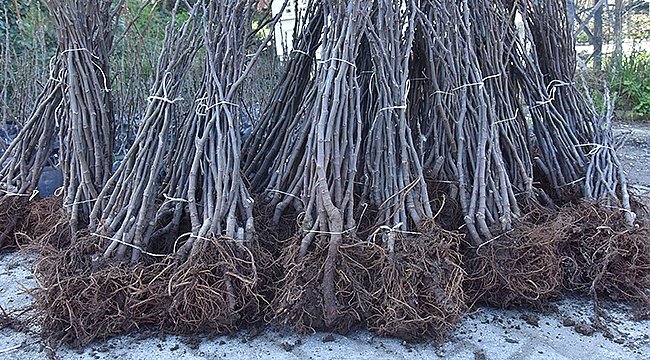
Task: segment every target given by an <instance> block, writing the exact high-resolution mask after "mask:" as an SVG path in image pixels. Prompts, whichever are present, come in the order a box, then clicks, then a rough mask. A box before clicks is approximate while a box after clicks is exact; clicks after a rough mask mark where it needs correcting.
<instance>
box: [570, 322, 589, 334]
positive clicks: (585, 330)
mask: <svg viewBox="0 0 650 360" xmlns="http://www.w3.org/2000/svg"><path fill="white" fill-rule="evenodd" d="M573 329H574V330H575V331H576V332H577V333H578V334H581V335H585V336H591V335H593V334H594V328H593V327H591V325H588V324H585V323H579V324H576V326H575V327H574V328H573Z"/></svg>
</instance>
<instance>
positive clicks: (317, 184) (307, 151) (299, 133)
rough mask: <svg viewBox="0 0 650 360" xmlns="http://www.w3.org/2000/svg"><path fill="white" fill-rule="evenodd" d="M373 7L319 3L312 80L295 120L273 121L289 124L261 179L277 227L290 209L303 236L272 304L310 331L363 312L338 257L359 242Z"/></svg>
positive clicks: (289, 252) (361, 1)
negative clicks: (361, 63)
mask: <svg viewBox="0 0 650 360" xmlns="http://www.w3.org/2000/svg"><path fill="white" fill-rule="evenodd" d="M371 4H372V2H371V1H366V0H354V1H349V2H338V1H323V2H322V12H323V19H324V21H325V26H324V27H323V32H322V50H321V56H322V57H321V60H319V61H318V64H317V68H316V73H315V78H314V80H313V81H312V82H311V83H310V86H309V88H308V89H307V91H306V94H305V95H304V96H303V97H302V98H301V104H300V106H299V111H298V112H296V113H295V116H294V117H293V118H290V119H284V118H280V117H276V118H275V119H273V120H274V121H276V122H277V121H291V122H292V123H291V124H290V127H289V128H288V129H289V131H288V132H287V136H286V137H285V141H284V142H283V143H281V144H278V145H279V146H281V149H279V152H278V154H279V155H278V156H274V157H273V158H272V159H271V160H272V162H271V166H270V167H269V168H268V169H260V171H259V172H258V173H257V175H256V177H257V176H261V177H264V178H265V179H264V180H263V182H262V183H266V184H267V185H266V186H267V191H269V192H270V195H271V197H272V198H271V205H272V206H274V207H275V210H274V216H273V218H274V220H275V221H276V222H278V221H279V219H280V216H281V215H282V214H283V213H284V212H285V211H286V210H287V207H289V206H292V207H293V209H294V210H296V212H299V213H300V216H299V233H298V234H296V236H295V237H294V239H293V240H291V241H289V242H288V243H287V244H288V245H286V248H285V249H284V252H285V255H284V258H283V265H284V266H285V269H286V270H285V271H286V275H285V278H284V279H283V280H282V281H281V283H280V286H281V288H280V290H279V291H278V296H277V297H276V300H275V303H276V311H277V313H278V315H279V316H280V317H281V319H282V320H283V321H287V322H291V323H294V324H297V325H299V326H306V327H307V328H314V327H322V326H326V327H330V328H333V327H336V326H337V324H338V323H339V322H342V323H348V322H350V321H352V322H355V321H358V320H359V319H360V318H362V317H363V316H364V315H363V314H361V313H362V312H363V311H364V310H363V309H362V308H364V306H357V305H358V304H357V302H358V298H357V296H361V295H360V294H356V291H355V290H352V288H353V287H354V286H355V284H354V282H355V280H357V279H355V278H354V276H353V275H350V276H351V277H352V278H353V279H351V280H349V281H348V280H344V279H340V278H339V275H338V274H337V273H338V270H337V269H339V268H340V266H341V265H340V264H341V262H345V261H346V260H344V259H346V258H347V259H349V257H347V256H346V255H342V253H340V251H342V250H341V249H342V248H348V250H349V251H350V252H354V251H355V250H354V249H353V248H354V246H353V245H349V244H350V242H352V243H354V242H355V240H354V239H355V238H356V237H355V228H356V221H355V219H354V214H355V207H354V202H355V199H354V188H355V177H356V172H357V159H358V157H359V152H360V151H361V122H362V114H361V109H360V107H361V99H360V98H361V89H360V87H359V83H358V81H357V77H358V75H359V69H358V67H357V64H356V60H357V57H358V56H359V53H358V50H359V46H360V43H361V39H362V36H363V32H364V31H365V25H366V22H367V21H368V13H369V9H370V7H371ZM287 100H288V99H287ZM277 115H280V114H277ZM267 177H268V179H267ZM253 181H254V182H255V179H253ZM348 245H349V246H348ZM348 255H349V256H352V257H354V255H351V254H350V253H348ZM366 255H367V256H368V257H372V254H362V256H366ZM347 261H349V260H347ZM361 274H363V272H361ZM341 287H344V288H345V289H346V290H343V289H342V288H341ZM358 290H359V291H363V290H361V289H358ZM347 296H352V298H346V297H347ZM344 298H345V299H347V300H345V302H344V303H341V299H344ZM366 308H367V306H366ZM345 314H347V316H346V315H345ZM348 325H349V323H348ZM341 326H342V327H343V328H345V327H346V325H341Z"/></svg>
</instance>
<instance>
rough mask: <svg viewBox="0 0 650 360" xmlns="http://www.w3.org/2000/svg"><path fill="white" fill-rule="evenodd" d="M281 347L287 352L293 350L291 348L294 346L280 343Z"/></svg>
mask: <svg viewBox="0 0 650 360" xmlns="http://www.w3.org/2000/svg"><path fill="white" fill-rule="evenodd" d="M281 346H282V348H283V349H284V351H286V352H289V351H291V350H293V348H294V346H295V345H293V344H290V343H288V342H286V341H285V342H283V343H282V345H281Z"/></svg>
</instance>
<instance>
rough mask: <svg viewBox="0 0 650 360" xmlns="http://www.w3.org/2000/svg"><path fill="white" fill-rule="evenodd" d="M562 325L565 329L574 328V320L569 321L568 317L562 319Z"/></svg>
mask: <svg viewBox="0 0 650 360" xmlns="http://www.w3.org/2000/svg"><path fill="white" fill-rule="evenodd" d="M562 325H564V326H567V327H569V326H575V325H576V322H575V320H573V319H571V318H570V317H564V318H563V319H562Z"/></svg>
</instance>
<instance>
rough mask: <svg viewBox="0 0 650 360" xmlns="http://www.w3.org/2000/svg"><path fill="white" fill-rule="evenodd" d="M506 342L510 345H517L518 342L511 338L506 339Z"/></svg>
mask: <svg viewBox="0 0 650 360" xmlns="http://www.w3.org/2000/svg"><path fill="white" fill-rule="evenodd" d="M506 342H507V343H511V344H519V340H517V339H512V338H506Z"/></svg>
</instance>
